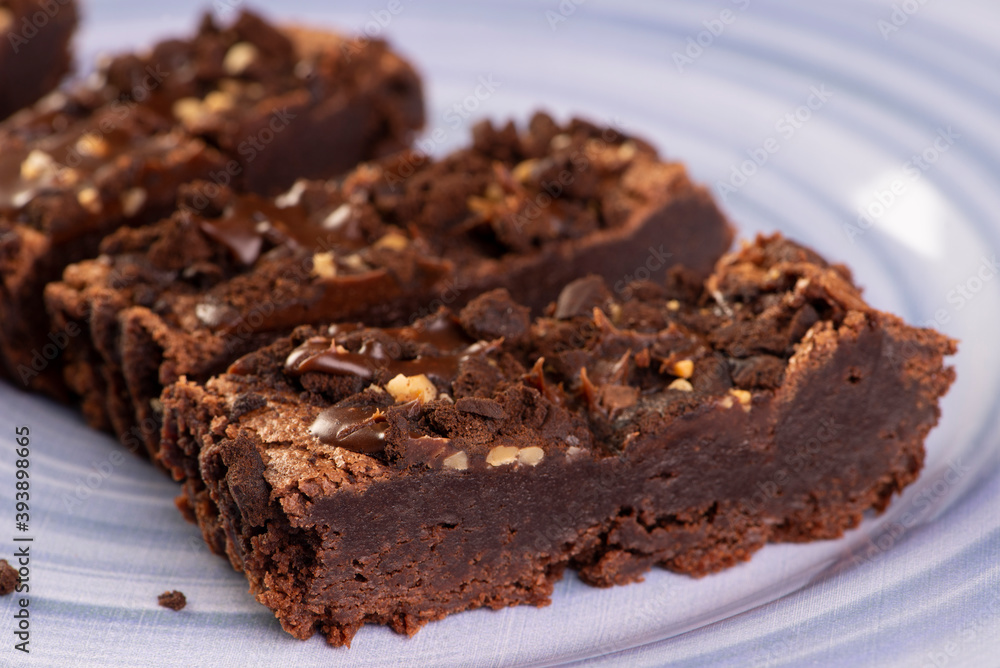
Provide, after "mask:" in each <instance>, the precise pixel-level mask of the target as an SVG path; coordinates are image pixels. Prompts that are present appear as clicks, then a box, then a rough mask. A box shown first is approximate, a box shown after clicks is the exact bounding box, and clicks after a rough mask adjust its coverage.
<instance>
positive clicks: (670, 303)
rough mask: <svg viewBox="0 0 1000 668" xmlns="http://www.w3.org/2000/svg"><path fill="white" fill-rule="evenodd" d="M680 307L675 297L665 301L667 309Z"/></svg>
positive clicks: (672, 309) (677, 309) (673, 309)
mask: <svg viewBox="0 0 1000 668" xmlns="http://www.w3.org/2000/svg"><path fill="white" fill-rule="evenodd" d="M680 308H681V303H680V302H679V301H677V300H676V299H671V300H670V301H668V302H667V310H668V311H679V310H680Z"/></svg>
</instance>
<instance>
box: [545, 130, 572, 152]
mask: <svg viewBox="0 0 1000 668" xmlns="http://www.w3.org/2000/svg"><path fill="white" fill-rule="evenodd" d="M572 143H573V138H572V137H570V136H569V135H568V134H566V133H565V132H563V133H560V134H557V135H556V136H555V137H553V138H552V140H551V141H550V142H549V146H551V147H552V149H553V150H556V151H560V150H562V149H564V148H568V147H569V145H570V144H572Z"/></svg>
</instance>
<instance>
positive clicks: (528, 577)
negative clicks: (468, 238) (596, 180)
mask: <svg viewBox="0 0 1000 668" xmlns="http://www.w3.org/2000/svg"><path fill="white" fill-rule="evenodd" d="M954 351H955V343H954V342H953V341H951V340H950V339H948V338H946V337H944V336H942V335H940V334H938V333H936V332H934V331H932V330H928V329H918V328H914V327H910V326H908V325H906V324H905V323H903V322H902V321H901V320H900V319H899V318H897V317H895V316H892V315H889V314H887V313H882V312H879V311H877V310H875V309H873V308H871V307H870V306H868V305H867V304H866V303H865V302H864V301H863V300H862V298H861V296H860V293H859V291H858V289H857V288H856V287H855V286H854V285H853V283H852V281H851V277H850V274H849V272H848V271H847V270H846V269H845V268H844V267H842V266H839V265H829V264H827V263H826V262H825V261H823V260H822V259H821V258H820V257H819V256H817V255H816V254H815V253H813V252H811V251H809V250H807V249H805V248H803V247H801V246H798V245H796V244H794V243H792V242H790V241H787V240H785V239H783V238H781V237H780V236H777V235H776V236H772V237H761V238H758V239H757V240H756V242H755V243H753V244H749V245H746V246H745V247H744V248H743V249H741V250H740V251H738V252H736V253H734V254H732V255H729V256H726V257H725V258H723V259H722V260H721V261H720V262H719V264H718V267H717V269H716V271H715V272H714V273H713V274H712V275H711V276H710V277H709V278H708V280H707V281H705V282H704V283H700V282H693V281H691V280H690V277H685V276H683V275H680V274H679V273H676V272H675V273H674V274H673V275H672V276H671V279H670V280H669V281H668V282H667V283H666V287H661V286H659V285H656V284H652V283H649V282H645V283H635V284H632V285H631V286H630V289H629V290H628V292H627V294H625V295H622V296H617V295H614V294H613V292H612V291H611V290H609V289H608V288H607V286H606V285H605V284H604V283H603V281H602V280H601V279H599V278H593V277H591V278H585V279H581V280H579V281H576V282H574V283H572V284H570V285H569V286H567V287H566V289H565V291H564V292H563V293H562V294H561V295H560V297H559V300H558V302H557V304H556V305H555V306H553V308H552V309H551V311H550V313H549V314H548V315H547V316H546V317H542V318H539V319H537V320H535V321H534V323H531V322H530V321H529V318H528V314H527V309H526V308H524V307H522V306H520V305H518V304H516V303H515V302H513V301H511V299H510V297H509V295H508V294H507V293H506V292H504V291H502V290H498V291H494V292H491V293H487V294H485V295H482V296H480V297H478V298H476V299H475V300H473V301H472V302H470V303H469V304H468V305H467V306H466V307H465V308H464V309H463V310H462V311H460V312H459V314H458V316H457V317H456V316H453V315H451V313H450V312H449V311H447V310H442V311H440V312H438V313H437V314H435V315H433V316H428V317H427V318H424V319H422V320H419V321H418V322H416V323H415V324H414V325H413V326H411V327H403V328H396V329H376V328H365V327H361V326H358V325H332V326H328V327H318V328H314V327H304V328H301V329H298V330H296V332H295V333H294V334H293V335H292V336H291V337H289V338H285V339H281V340H279V341H277V342H275V343H273V344H272V345H270V346H268V347H266V348H264V349H261V350H259V351H256V352H254V353H252V354H250V355H248V356H246V357H244V358H242V359H240V360H239V361H237V362H236V363H235V364H234V365H233V366H232V367H231V368H230V369H229V370H228V372H227V373H226V374H223V375H221V376H218V377H216V378H213V379H212V380H210V381H208V382H207V383H197V382H193V381H190V380H182V381H181V382H178V383H177V384H175V385H174V386H172V387H170V388H168V389H167V390H166V391H165V392H164V394H163V406H164V410H165V421H166V427H165V429H166V430H167V431H173V432H176V433H177V434H178V438H177V439H174V440H170V441H165V445H164V447H165V448H166V449H167V450H169V451H170V453H169V455H167V456H165V459H166V460H168V461H170V462H171V463H172V465H173V467H174V472H175V475H177V476H178V477H185V476H188V479H187V482H186V484H185V490H186V498H185V499H184V500H183V502H182V503H181V506H182V508H183V509H185V510H187V511H188V512H189V513H191V514H193V515H194V516H195V517H196V518H197V520H198V522H199V523H200V525H201V528H202V531H203V533H204V535H205V538H206V540H207V541H208V543H209V545H210V546H211V547H212V549H213V550H215V551H216V552H219V553H221V554H225V555H226V556H228V558H229V560H230V561H231V563H232V564H233V566H234V567H235V568H236V569H238V570H241V571H243V572H244V574H245V575H246V576H247V579H248V581H249V583H250V590H251V592H252V593H253V594H254V595H255V596H256V597H257V599H258V600H259V601H260V602H262V603H263V604H265V605H267V606H268V607H270V608H271V609H272V610H274V612H275V614H276V615H277V617H278V619H279V620H280V621H281V624H282V626H283V627H284V628H285V629H286V630H287V631H288V632H289V633H291V634H292V635H294V636H296V637H299V638H307V637H309V636H311V635H312V634H314V633H316V632H319V633H321V634H323V635H324V636H326V638H327V640H328V641H329V642H330V643H331V644H334V645H341V644H348V643H350V641H351V638H352V637H353V635H354V634H355V632H356V631H357V630H358V629H359V628H360V627H361V626H362V625H364V624H387V625H389V626H390V627H392V628H393V629H394V630H396V631H399V632H402V633H407V634H412V633H414V632H416V631H417V630H418V629H419V628H420V627H421V626H422V625H423V624H425V623H426V622H428V621H431V620H435V619H440V618H442V617H444V616H445V615H448V614H451V613H454V612H459V611H462V610H467V609H470V608H476V607H483V606H488V607H491V608H500V607H503V606H508V605H516V604H532V605H544V604H545V603H547V602H548V600H549V597H550V595H551V593H552V589H553V584H554V582H555V581H556V580H558V579H559V577H560V575H561V573H562V572H563V570H564V569H565V568H566V567H570V568H573V569H576V570H577V571H578V572H579V574H580V576H581V578H582V579H583V580H584V581H585V582H587V583H590V584H593V585H597V586H607V585H613V584H622V583H627V582H634V581H637V580H639V579H640V578H641V576H642V574H643V573H644V572H646V571H647V570H648V569H649V568H651V567H653V566H662V567H666V568H669V569H671V570H674V571H677V572H681V573H688V574H691V575H695V576H699V575H703V574H706V573H710V572H713V571H716V570H718V569H721V568H725V567H727V566H731V565H733V564H735V563H738V562H740V561H743V560H746V559H748V558H749V557H750V555H751V554H752V553H753V552H754V551H756V550H757V549H759V548H760V547H762V546H763V545H764V544H765V543H766V542H768V541H804V540H811V539H818V538H833V537H836V536H839V535H841V534H842V532H843V531H844V530H845V529H847V528H850V527H853V526H855V525H856V524H857V523H858V522H859V521H860V520H861V518H862V515H863V513H865V512H866V511H867V510H869V509H874V510H876V511H880V510H882V509H884V508H885V506H886V505H887V504H888V502H889V500H890V497H891V496H892V495H893V493H895V492H897V491H899V490H900V489H902V488H903V487H904V486H905V485H907V484H908V483H910V482H911V481H913V480H914V479H915V478H916V477H917V475H918V473H919V471H920V468H921V466H922V462H923V458H924V449H923V441H924V438H925V437H926V435H927V433H928V431H929V430H930V429H931V428H932V427H933V426H934V425H935V424H936V423H937V420H938V417H939V414H940V411H939V407H938V401H939V399H940V397H941V396H942V395H943V394H944V393H945V392H946V391H947V389H948V387H949V385H950V384H951V383H952V381H953V380H954V372H953V370H952V369H951V368H947V367H945V366H944V364H943V358H944V356H946V355H950V354H953V353H954ZM168 443H169V445H167V444H168ZM195 458H197V463H198V465H197V466H195V461H196V460H195Z"/></svg>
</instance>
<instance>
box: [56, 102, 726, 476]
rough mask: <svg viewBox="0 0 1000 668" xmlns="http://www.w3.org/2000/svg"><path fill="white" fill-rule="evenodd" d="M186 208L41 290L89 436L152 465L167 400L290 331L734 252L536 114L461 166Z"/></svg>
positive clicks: (685, 198)
mask: <svg viewBox="0 0 1000 668" xmlns="http://www.w3.org/2000/svg"><path fill="white" fill-rule="evenodd" d="M401 174H406V175H407V176H406V177H405V178H402V177H401V176H400V175H401ZM553 183H555V184H557V185H559V187H560V188H561V191H560V192H559V193H558V194H559V196H558V197H555V196H553V195H549V194H548V190H547V189H549V190H551V189H552V188H553V187H554V186H552V184H553ZM560 184H561V185H560ZM552 192H555V191H554V190H552ZM203 193H204V189H203V187H201V186H200V185H198V184H195V185H194V186H193V187H192V188H189V189H187V190H186V194H185V196H184V199H185V201H186V205H185V207H184V210H182V211H181V212H179V213H178V214H176V215H175V216H173V217H172V218H171V219H168V220H166V221H163V222H161V223H159V224H157V225H154V226H150V227H148V228H145V229H138V230H131V229H123V230H121V231H119V232H118V233H116V234H114V235H112V236H110V237H108V238H107V239H106V240H105V241H104V243H103V245H102V249H101V252H102V253H103V255H102V257H101V258H99V259H97V260H92V261H87V262H82V263H79V264H77V265H75V266H72V267H70V268H69V269H67V271H66V273H65V277H64V281H63V282H61V283H57V284H53V285H50V286H49V289H48V290H47V301H48V307H49V309H50V311H51V312H52V315H53V318H54V320H55V322H56V323H57V324H58V323H61V322H63V321H69V320H71V319H72V318H73V317H75V315H74V314H75V313H78V312H89V313H91V316H90V328H89V335H90V338H89V341H88V340H87V337H84V336H81V337H79V338H78V340H77V341H78V345H77V346H76V347H75V349H74V350H73V351H72V353H71V362H70V365H69V366H70V368H71V369H73V370H74V371H75V372H77V373H76V375H77V377H78V378H80V379H86V380H87V381H88V382H87V383H82V382H76V383H75V385H74V387H75V389H77V391H79V392H81V393H83V394H84V395H85V396H86V397H87V404H88V406H95V407H98V406H100V405H102V404H103V405H104V412H100V411H99V409H97V408H95V411H97V413H96V420H95V418H94V417H92V422H98V423H99V421H100V419H108V420H110V422H111V424H112V425H113V426H114V428H115V430H116V431H117V433H118V434H119V435H120V436H121V437H122V438H123V439H124V440H125V441H126V442H135V441H136V440H137V439H138V440H141V441H142V442H143V443H144V444H145V446H146V447H147V448H148V450H149V453H150V455H151V456H152V457H153V458H154V460H155V459H156V455H157V452H158V450H159V441H160V428H159V426H160V422H159V420H160V417H159V409H160V405H159V395H160V392H161V390H162V388H163V387H164V386H165V385H168V384H170V383H172V382H174V381H176V380H178V379H179V378H180V377H181V376H187V377H188V378H190V379H192V380H207V379H208V378H209V377H210V376H211V375H212V374H215V373H219V372H221V371H223V370H225V368H226V366H227V365H228V364H229V363H230V362H232V361H233V360H234V359H236V358H237V357H238V356H240V355H242V354H244V353H246V352H249V351H251V350H253V349H255V348H257V347H259V346H260V345H262V344H264V343H267V342H270V341H271V340H273V339H274V338H275V337H276V336H278V335H280V334H287V333H289V332H290V331H291V330H292V329H294V327H296V326H298V325H301V324H309V323H320V322H331V321H338V320H353V319H357V320H364V321H366V322H368V323H370V324H380V325H402V324H406V323H408V322H411V321H412V320H414V319H415V318H416V317H418V316H419V315H421V314H426V313H429V312H433V311H434V309H435V308H436V305H437V304H440V303H442V302H444V303H449V304H451V305H453V306H455V307H459V306H461V305H462V304H464V303H466V302H468V301H469V300H470V299H471V298H473V297H474V296H476V295H477V294H480V293H482V292H485V291H488V290H491V289H494V288H496V287H500V286H504V287H507V288H508V289H509V290H510V291H511V293H512V294H513V295H514V297H515V298H516V299H517V300H518V301H520V302H523V303H524V304H526V305H527V306H529V307H534V308H541V307H544V306H545V305H546V304H547V303H548V302H549V301H550V300H551V299H553V298H555V297H556V295H558V292H559V289H560V287H561V286H562V285H563V284H565V283H566V282H567V281H570V280H572V279H574V278H577V277H579V276H582V275H585V274H587V273H590V272H596V273H599V274H602V275H603V276H605V277H607V278H608V280H610V281H612V282H615V281H619V282H620V281H622V280H623V279H624V278H625V277H626V276H628V275H631V274H635V273H644V275H646V276H649V275H653V276H662V275H663V273H664V272H665V271H666V269H667V268H668V267H669V266H671V265H673V264H674V263H675V262H677V261H681V260H683V261H684V262H685V263H686V264H687V265H688V266H689V267H690V271H691V272H693V273H694V274H695V275H702V276H704V275H706V274H707V273H708V271H709V270H710V268H711V266H712V264H713V262H714V261H715V260H716V259H717V258H718V257H719V256H720V255H721V254H722V253H723V252H724V251H725V250H726V248H727V247H728V246H729V243H730V240H731V238H732V231H731V229H730V228H729V226H728V224H727V223H726V221H725V219H724V218H723V217H722V215H721V214H720V213H719V211H718V209H717V208H716V206H715V204H714V203H713V201H712V199H711V197H710V196H709V195H708V193H707V192H706V191H705V190H704V189H703V188H700V187H698V186H695V185H693V184H692V183H691V182H690V180H689V179H688V177H687V174H686V172H685V169H684V167H683V166H682V165H680V164H678V163H666V162H662V161H660V160H659V159H658V158H657V156H656V154H655V152H654V151H653V149H652V148H650V147H649V146H648V145H647V144H645V143H644V142H642V141H640V140H637V139H634V138H629V137H627V136H625V135H622V134H620V133H617V132H615V131H614V130H610V129H604V128H599V127H596V126H594V125H591V124H589V123H586V122H584V121H579V120H577V121H572V122H570V123H568V124H566V125H564V126H559V125H557V124H556V123H554V122H553V121H552V119H551V118H549V117H548V116H545V115H543V114H538V115H536V116H535V117H534V118H533V119H532V121H531V123H530V124H529V127H528V128H527V129H526V130H525V131H523V132H518V131H517V130H515V128H514V126H513V125H511V124H508V125H507V126H504V127H502V128H495V127H493V126H492V125H489V124H482V125H480V126H477V128H476V130H475V133H474V142H473V145H472V146H471V147H469V148H466V149H463V150H460V151H457V152H455V153H453V154H451V155H449V156H446V157H444V158H442V159H441V160H438V161H431V160H428V159H426V158H422V157H420V156H416V155H413V154H403V155H400V156H394V157H390V158H386V159H384V160H382V161H379V162H375V163H371V164H365V165H363V166H361V167H359V168H358V169H356V170H354V171H353V172H351V173H350V174H348V175H347V176H346V177H345V178H344V179H342V180H339V181H331V182H325V183H324V182H305V181H300V182H298V183H296V185H295V186H293V188H292V189H291V190H290V191H289V192H287V193H285V194H284V195H281V196H279V197H277V198H275V199H274V200H264V199H261V198H258V197H255V196H241V195H237V194H233V193H231V192H229V191H228V190H223V191H222V192H220V193H219V194H218V196H217V197H215V198H213V199H212V200H211V201H208V200H205V198H204V194H203ZM543 195H545V197H547V198H548V199H547V200H546V199H545V197H542V196H543ZM198 198H201V199H202V200H204V201H201V202H199V200H198ZM640 270H641V271H640ZM435 302H436V303H435ZM81 369H82V371H80V370H81ZM94 381H99V382H94ZM88 383H89V384H88ZM104 416H106V418H105V417H104ZM167 437H168V438H169V437H170V435H169V434H168V435H167Z"/></svg>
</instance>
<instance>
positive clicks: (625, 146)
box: [618, 139, 639, 160]
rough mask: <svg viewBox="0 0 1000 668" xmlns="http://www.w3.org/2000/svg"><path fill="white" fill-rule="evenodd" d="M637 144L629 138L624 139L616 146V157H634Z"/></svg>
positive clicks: (623, 158) (627, 158)
mask: <svg viewBox="0 0 1000 668" xmlns="http://www.w3.org/2000/svg"><path fill="white" fill-rule="evenodd" d="M638 148H639V147H638V146H636V145H635V142H634V141H632V140H631V139H629V140H626V141H625V142H623V143H622V145H621V146H619V147H618V157H619V158H621V159H622V160H631V159H632V158H634V157H635V154H636V151H638Z"/></svg>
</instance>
